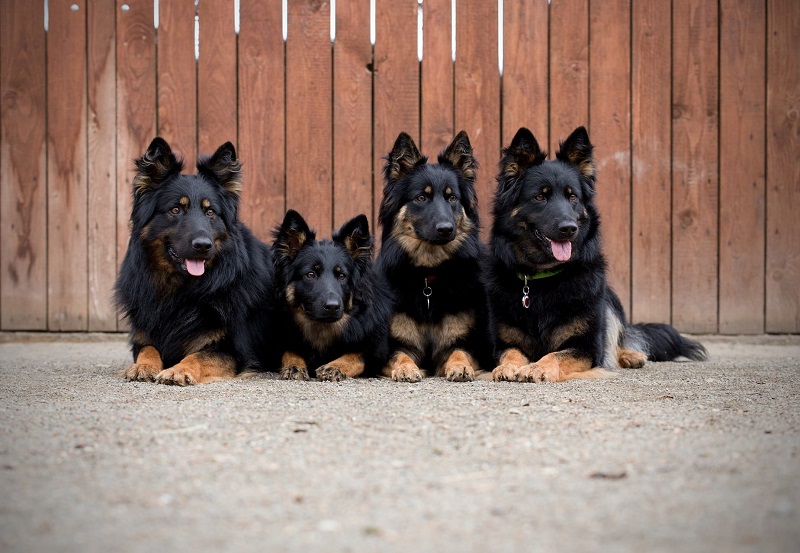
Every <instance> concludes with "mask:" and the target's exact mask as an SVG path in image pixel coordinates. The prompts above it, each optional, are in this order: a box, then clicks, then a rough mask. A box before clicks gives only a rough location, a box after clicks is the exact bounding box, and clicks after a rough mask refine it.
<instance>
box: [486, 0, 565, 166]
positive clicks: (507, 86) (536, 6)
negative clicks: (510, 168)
mask: <svg viewBox="0 0 800 553" xmlns="http://www.w3.org/2000/svg"><path fill="white" fill-rule="evenodd" d="M503 12H504V13H503V29H504V31H503V77H502V82H503V134H502V144H503V146H504V147H505V146H508V145H509V144H511V140H512V139H513V138H514V135H515V134H516V132H517V131H518V130H519V128H520V127H527V128H528V129H530V131H531V132H532V133H533V135H534V136H535V137H536V139H537V141H538V142H539V144H541V146H542V148H544V149H547V147H548V146H547V145H548V144H550V133H549V127H550V113H549V109H548V108H549V100H548V94H549V88H550V81H549V79H550V76H549V74H548V55H549V54H548V27H549V20H550V11H549V9H548V4H547V2H505V3H504V4H503ZM484 167H485V166H484ZM484 170H491V171H494V172H497V168H496V167H485V169H484Z"/></svg>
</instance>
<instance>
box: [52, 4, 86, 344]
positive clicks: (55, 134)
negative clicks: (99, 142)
mask: <svg viewBox="0 0 800 553" xmlns="http://www.w3.org/2000/svg"><path fill="white" fill-rule="evenodd" d="M49 6H50V9H49V11H50V18H49V19H50V28H49V31H48V33H47V35H48V36H47V61H48V63H47V95H48V99H49V101H48V102H47V135H48V140H47V200H48V201H47V233H48V240H47V295H48V302H47V318H48V328H49V329H50V330H86V329H87V328H88V312H87V310H88V297H87V291H88V266H87V256H86V250H87V244H88V242H87V232H86V221H87V213H86V199H87V188H86V187H87V180H86V171H87V160H86V2H85V1H84V0H78V1H72V0H50V2H49ZM75 6H77V9H73V8H74V7H75ZM64 98H69V99H70V101H69V102H65V101H59V99H62V100H63V99H64Z"/></svg>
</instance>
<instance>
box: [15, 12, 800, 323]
mask: <svg viewBox="0 0 800 553" xmlns="http://www.w3.org/2000/svg"><path fill="white" fill-rule="evenodd" d="M375 4H376V6H375V9H374V43H373V41H372V36H371V10H370V1H369V0H339V1H338V2H337V3H336V5H335V39H333V40H332V35H331V33H332V26H331V11H332V6H331V3H330V2H327V1H324V0H288V9H287V12H288V13H286V14H284V13H283V11H282V3H281V0H240V1H239V2H237V3H235V2H234V1H233V0H199V2H197V3H195V2H194V0H161V1H160V3H159V4H158V22H157V28H156V22H155V13H156V12H155V10H154V4H153V0H128V1H123V0H116V2H115V1H112V0H49V2H48V3H47V4H45V3H44V2H43V1H42V0H0V6H2V7H1V8H0V55H1V56H2V57H1V59H0V98H2V111H1V112H0V130H1V134H0V153H1V155H0V172H1V177H2V186H1V187H0V188H1V190H2V196H1V198H0V201H1V203H2V206H1V207H0V329H2V330H19V329H25V330H50V331H109V330H110V331H113V330H117V329H118V328H120V326H119V322H118V320H117V317H116V315H115V313H114V310H113V307H112V305H111V302H110V290H111V288H112V286H113V283H114V279H115V275H116V272H117V268H118V266H119V264H120V262H121V260H122V257H123V255H124V252H125V247H126V242H127V237H128V217H129V213H130V182H131V177H132V159H133V158H134V157H138V156H139V155H141V154H142V152H143V151H144V149H145V148H146V146H147V144H148V143H149V141H150V140H151V139H152V138H153V137H154V136H156V135H161V136H163V137H165V138H166V139H167V140H168V141H169V142H170V143H171V144H172V145H173V146H174V147H175V148H176V149H177V150H178V151H179V152H180V153H181V154H182V155H183V156H185V158H186V159H187V160H193V159H194V158H195V157H196V155H197V152H198V151H199V152H201V153H210V152H211V151H213V149H214V148H216V147H217V146H218V145H220V144H222V143H223V142H225V141H226V140H232V141H234V142H235V144H236V146H237V149H238V152H239V155H240V157H241V158H242V159H243V161H244V171H245V191H244V195H243V208H242V216H243V219H244V220H245V222H246V223H247V224H248V225H250V226H251V227H252V228H253V229H254V230H255V231H256V233H257V234H258V235H259V236H260V237H262V238H267V237H268V232H269V230H270V229H271V228H272V227H273V226H274V225H275V224H276V223H277V222H279V220H280V219H281V218H282V216H283V213H284V211H285V209H287V208H289V207H292V208H295V209H298V210H299V211H300V212H302V213H303V214H304V215H305V216H306V217H307V218H308V219H309V220H310V221H311V222H312V223H313V225H314V226H316V228H317V229H318V230H319V231H321V233H322V234H329V232H330V230H331V229H332V228H333V227H334V226H337V225H339V224H341V223H342V222H343V221H344V220H345V219H346V218H349V217H351V216H353V215H355V214H357V213H361V212H364V213H371V214H372V221H375V217H374V214H375V213H376V210H377V206H378V203H379V201H380V194H381V188H382V182H381V178H380V177H381V166H382V163H383V161H382V156H384V155H385V154H386V152H387V151H388V150H389V149H390V148H391V146H392V143H393V141H394V139H395V137H396V136H397V134H398V132H399V131H401V130H406V131H408V132H410V133H411V134H412V135H413V136H414V137H415V138H416V139H417V140H418V144H419V145H420V146H421V148H422V150H423V152H425V153H429V154H435V153H437V152H438V151H439V149H441V148H442V146H444V145H445V144H446V143H447V141H449V140H450V139H451V138H452V136H453V135H454V134H455V132H457V131H458V130H460V129H466V130H467V132H468V133H469V136H470V139H471V141H472V143H473V146H474V147H475V150H476V154H477V157H478V159H479V161H480V162H481V166H482V169H481V170H480V172H479V177H478V181H479V182H478V188H479V201H480V205H481V208H482V213H483V222H484V227H488V224H489V215H488V214H489V206H490V204H491V196H492V191H493V189H494V186H495V183H494V176H495V173H496V170H497V169H496V167H497V161H498V159H499V149H500V147H501V146H502V145H504V144H507V143H508V142H509V141H510V139H511V137H512V136H513V134H514V132H515V131H516V130H517V128H518V127H520V126H527V127H529V128H531V130H533V132H534V134H535V135H536V136H537V137H538V138H539V141H540V143H542V144H548V145H549V146H550V150H551V151H552V150H554V149H555V145H556V144H557V141H558V139H559V138H563V137H565V136H566V135H567V134H568V133H569V132H570V131H571V130H573V129H574V128H575V127H576V126H578V125H586V126H587V127H588V128H589V133H590V136H591V139H592V142H593V143H594V144H595V145H596V154H597V159H598V163H599V184H598V191H599V202H600V208H601V213H602V215H603V222H604V240H605V247H606V251H607V253H608V256H609V258H610V262H611V275H612V281H613V284H614V286H615V288H616V290H617V291H618V292H619V293H620V295H621V296H622V298H623V301H624V303H625V305H626V307H627V308H628V311H629V313H630V315H631V318H632V319H633V320H636V321H643V320H644V321H666V322H672V323H673V324H675V325H676V326H677V327H679V328H680V329H681V330H683V331H687V332H694V333H717V332H718V333H728V334H730V333H763V332H776V333H777V332H790V333H794V332H798V331H800V292H799V291H798V290H799V289H800V226H799V225H798V220H796V219H795V217H798V212H799V211H800V163H799V162H798V158H799V157H800V39H798V36H800V2H796V1H795V0H718V1H709V0H673V1H671V2H669V1H663V0H594V1H590V0H583V1H581V0H553V1H552V2H551V3H548V2H547V1H546V0H527V1H525V0H505V1H504V2H502V3H500V4H498V3H497V2H495V1H493V0H458V1H457V5H456V8H455V11H453V2H452V1H451V0H424V1H423V2H418V0H375ZM237 6H238V9H239V13H238V17H237V14H236V13H235V8H236V7H237ZM46 11H47V13H46ZM284 15H285V17H284ZM498 18H501V23H502V26H500V25H498ZM453 19H455V25H453ZM284 21H285V22H286V31H285V32H286V38H285V39H284ZM237 22H238V28H237ZM420 22H421V24H422V25H421V29H422V33H423V40H422V61H420V58H419V49H418V40H417V38H418V29H420ZM453 29H455V37H453ZM501 29H502V31H501ZM501 32H502V34H501ZM498 37H500V40H498ZM453 38H455V42H453ZM453 44H455V59H454V58H453V46H452V45H453ZM198 45H199V50H197V51H199V57H196V52H197V51H196V46H198ZM500 52H502V56H501V55H500ZM499 63H502V71H500V70H499Z"/></svg>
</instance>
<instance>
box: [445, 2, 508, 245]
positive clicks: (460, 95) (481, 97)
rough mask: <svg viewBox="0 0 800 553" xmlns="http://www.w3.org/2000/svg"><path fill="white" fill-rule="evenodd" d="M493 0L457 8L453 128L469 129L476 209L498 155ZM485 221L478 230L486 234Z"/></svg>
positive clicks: (485, 209)
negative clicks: (477, 166) (475, 171)
mask: <svg viewBox="0 0 800 553" xmlns="http://www.w3.org/2000/svg"><path fill="white" fill-rule="evenodd" d="M497 48H498V42H497V2H485V1H480V0H473V1H471V2H461V3H459V4H458V6H457V9H456V64H455V80H456V99H455V107H456V116H455V120H456V129H458V130H461V129H464V130H466V131H467V134H468V135H469V140H470V143H471V144H472V148H473V151H474V155H475V158H476V159H477V160H478V163H480V164H481V167H483V169H480V170H478V176H477V178H476V179H475V189H476V191H477V193H478V206H479V208H480V212H481V214H483V215H484V216H485V217H488V214H489V213H490V212H491V204H492V195H493V193H494V184H495V176H496V175H497V171H496V170H495V169H494V168H495V167H497V164H498V161H499V160H500V66H499V63H498V57H497ZM485 223H486V222H485V221H484V224H483V227H482V231H483V232H482V234H483V235H484V236H488V232H489V225H487V224H485Z"/></svg>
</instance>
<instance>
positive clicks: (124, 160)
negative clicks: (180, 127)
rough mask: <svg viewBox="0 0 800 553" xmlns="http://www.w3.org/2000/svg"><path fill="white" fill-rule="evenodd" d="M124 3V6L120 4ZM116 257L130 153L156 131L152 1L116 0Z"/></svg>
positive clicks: (127, 202) (125, 219)
mask: <svg viewBox="0 0 800 553" xmlns="http://www.w3.org/2000/svg"><path fill="white" fill-rule="evenodd" d="M125 8H127V9H125ZM116 22H117V108H118V109H117V262H118V263H122V259H123V257H124V255H125V250H126V248H127V245H128V237H129V236H130V227H129V221H130V216H131V199H132V189H131V182H132V179H133V161H132V160H133V159H136V158H138V157H140V156H141V155H142V154H143V153H144V151H145V149H146V148H147V146H148V145H149V144H150V141H151V140H153V137H154V136H155V134H156V50H155V29H154V27H153V2H152V1H150V0H117V18H116Z"/></svg>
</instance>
